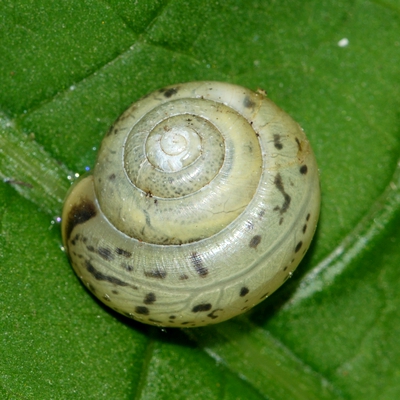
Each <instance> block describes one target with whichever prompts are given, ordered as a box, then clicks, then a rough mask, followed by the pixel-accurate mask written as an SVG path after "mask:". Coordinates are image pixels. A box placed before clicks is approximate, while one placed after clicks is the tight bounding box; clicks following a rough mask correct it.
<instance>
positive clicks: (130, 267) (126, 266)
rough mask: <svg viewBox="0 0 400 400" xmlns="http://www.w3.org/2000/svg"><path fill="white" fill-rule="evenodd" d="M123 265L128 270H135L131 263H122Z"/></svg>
mask: <svg viewBox="0 0 400 400" xmlns="http://www.w3.org/2000/svg"><path fill="white" fill-rule="evenodd" d="M121 267H122V268H123V269H124V270H125V271H128V272H132V271H133V266H132V265H129V264H127V263H121Z"/></svg>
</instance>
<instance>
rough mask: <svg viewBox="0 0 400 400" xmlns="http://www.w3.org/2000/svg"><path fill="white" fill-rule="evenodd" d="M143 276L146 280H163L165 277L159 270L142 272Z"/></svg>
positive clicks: (163, 272) (165, 274) (164, 273)
mask: <svg viewBox="0 0 400 400" xmlns="http://www.w3.org/2000/svg"><path fill="white" fill-rule="evenodd" d="M144 275H145V276H147V277H148V278H157V279H164V278H165V277H166V276H167V273H166V272H165V271H161V270H159V269H153V270H151V271H144Z"/></svg>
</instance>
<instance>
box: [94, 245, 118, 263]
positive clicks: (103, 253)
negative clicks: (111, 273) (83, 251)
mask: <svg viewBox="0 0 400 400" xmlns="http://www.w3.org/2000/svg"><path fill="white" fill-rule="evenodd" d="M97 253H98V254H99V256H100V257H101V258H103V259H104V260H106V261H112V260H114V254H112V253H111V250H110V249H107V248H106V247H99V248H98V250H97Z"/></svg>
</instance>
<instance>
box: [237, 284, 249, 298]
mask: <svg viewBox="0 0 400 400" xmlns="http://www.w3.org/2000/svg"><path fill="white" fill-rule="evenodd" d="M249 292H250V290H249V289H248V288H247V287H246V286H243V287H242V288H241V289H240V294H239V296H240V297H244V296H246V294H248V293H249Z"/></svg>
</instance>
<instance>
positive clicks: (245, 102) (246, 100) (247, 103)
mask: <svg viewBox="0 0 400 400" xmlns="http://www.w3.org/2000/svg"><path fill="white" fill-rule="evenodd" d="M243 105H244V106H245V107H246V108H253V107H254V106H255V105H256V103H254V101H253V100H251V99H250V97H249V96H246V97H245V98H244V100H243Z"/></svg>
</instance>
